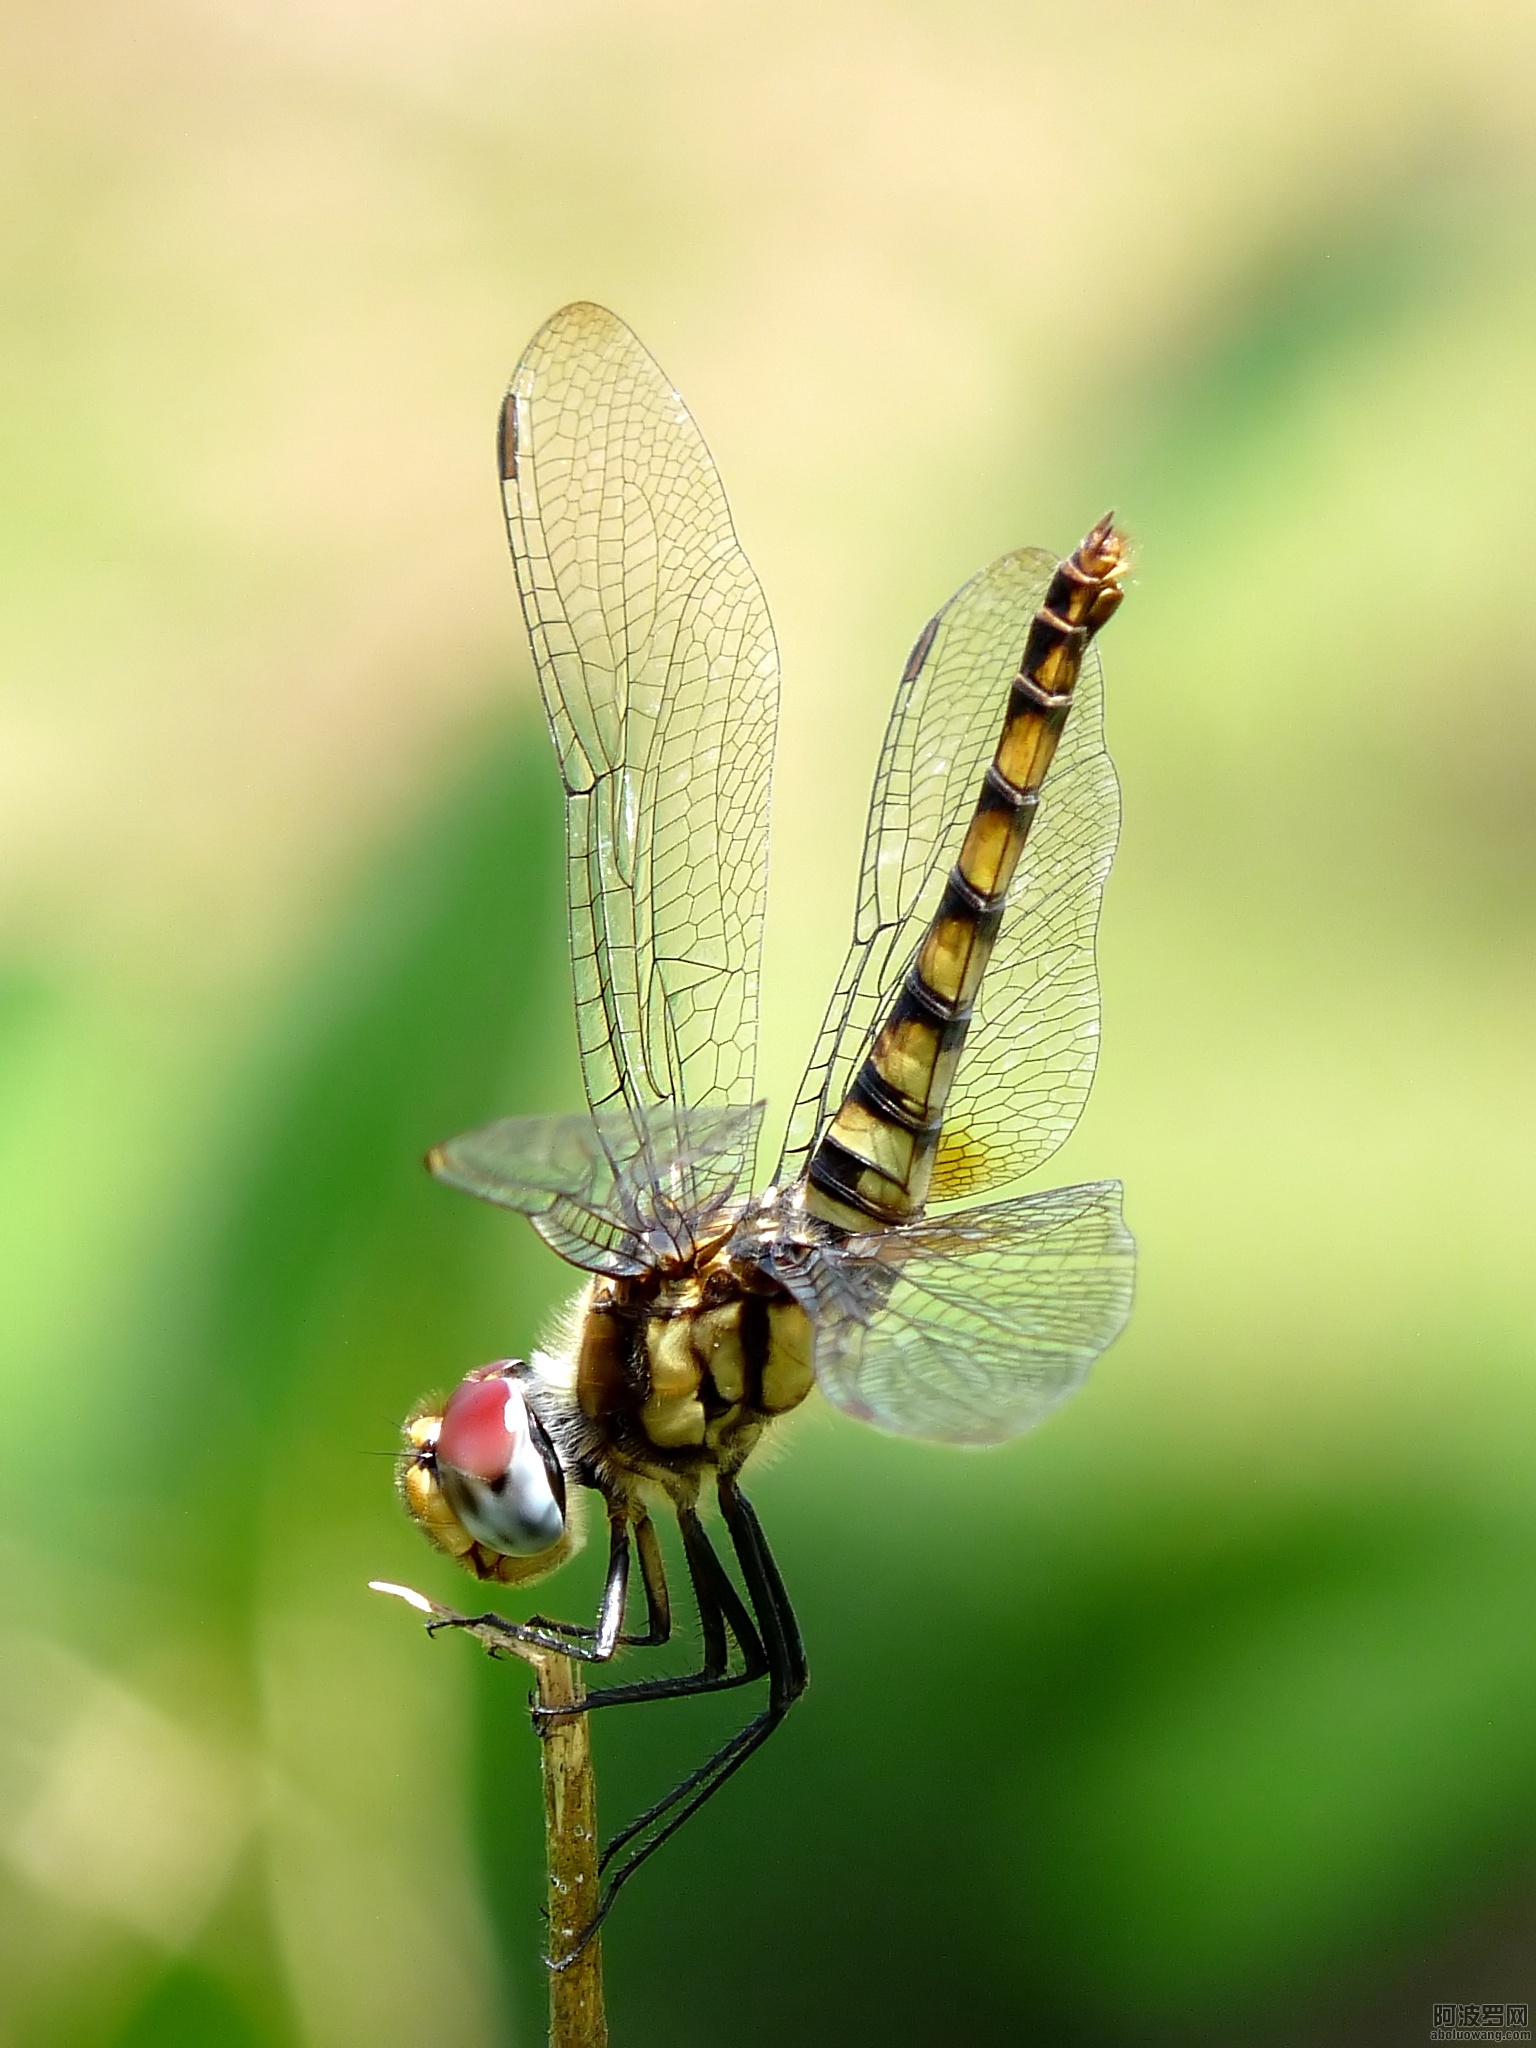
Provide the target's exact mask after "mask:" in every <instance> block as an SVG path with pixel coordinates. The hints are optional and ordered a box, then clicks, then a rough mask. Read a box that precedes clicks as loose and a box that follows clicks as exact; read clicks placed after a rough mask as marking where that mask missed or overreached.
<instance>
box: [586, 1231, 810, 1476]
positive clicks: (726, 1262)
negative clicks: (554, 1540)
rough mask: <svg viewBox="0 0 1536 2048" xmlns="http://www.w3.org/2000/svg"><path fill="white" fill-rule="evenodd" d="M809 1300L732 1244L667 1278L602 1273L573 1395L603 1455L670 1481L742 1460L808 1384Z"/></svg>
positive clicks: (590, 1303)
mask: <svg viewBox="0 0 1536 2048" xmlns="http://www.w3.org/2000/svg"><path fill="white" fill-rule="evenodd" d="M812 1350H813V1333H812V1330H811V1325H810V1322H809V1319H808V1318H807V1316H806V1314H805V1312H804V1310H803V1309H802V1308H800V1307H799V1306H798V1304H797V1303H796V1302H794V1301H793V1300H792V1299H791V1298H790V1296H789V1295H788V1294H787V1293H786V1292H785V1291H784V1290H783V1289H782V1288H780V1287H778V1286H777V1285H776V1284H775V1283H774V1282H772V1281H771V1280H769V1279H768V1278H767V1277H766V1276H765V1275H764V1274H762V1273H760V1272H758V1271H757V1270H756V1269H755V1268H753V1267H751V1266H749V1265H746V1266H744V1265H742V1264H740V1263H738V1262H735V1261H733V1260H732V1259H731V1257H730V1255H729V1253H728V1251H727V1250H726V1249H725V1248H724V1247H719V1248H716V1249H712V1250H710V1251H708V1252H706V1253H705V1254H703V1255H702V1256H701V1258H700V1259H699V1261H698V1262H697V1263H696V1264H695V1265H694V1266H693V1267H692V1268H691V1269H689V1270H684V1271H674V1272H673V1273H671V1274H669V1275H667V1276H666V1277H665V1278H662V1277H661V1276H658V1275H656V1274H646V1275H642V1276H639V1277H638V1278H636V1279H633V1280H628V1279H617V1280H606V1281H597V1282H594V1284H593V1286H592V1288H591V1290H590V1291H589V1293H588V1294H587V1296H586V1297H585V1299H584V1302H583V1305H582V1307H581V1311H580V1317H579V1322H578V1326H577V1332H576V1343H575V1373H574V1393H575V1399H576V1403H577V1405H578V1406H579V1408H580V1411H581V1414H582V1416H583V1418H584V1420H585V1422H586V1423H587V1425H588V1427H589V1428H590V1430H591V1431H592V1434H593V1437H594V1438H595V1439H596V1440H597V1446H598V1452H597V1455H598V1459H599V1461H600V1462H601V1461H606V1462H608V1463H609V1464H610V1465H616V1466H617V1467H618V1468H619V1470H620V1471H621V1472H630V1473H634V1474H637V1475H639V1476H641V1477H646V1478H651V1479H655V1480H658V1481H660V1482H661V1483H662V1484H663V1485H670V1483H671V1482H673V1481H674V1480H675V1479H677V1478H680V1477H687V1476H689V1475H694V1474H697V1473H698V1472H700V1471H701V1470H703V1469H705V1468H710V1467H713V1468H717V1469H719V1470H722V1471H725V1472H727V1473H729V1472H734V1471H737V1470H739V1468H740V1466H741V1465H742V1463H743V1462H744V1461H745V1459H746V1457H747V1456H748V1454H749V1453H750V1451H751V1450H752V1447H753V1445H754V1444H755V1443H756V1442H757V1441H758V1439H759V1437H760V1436H761V1435H762V1432H763V1430H764V1429H765V1428H766V1426H767V1425H768V1424H769V1423H770V1422H772V1421H773V1420H775V1419H776V1418H777V1417H779V1416H781V1415H785V1414H787V1413H788V1412H789V1411H790V1410H791V1409H793V1408H797V1407H798V1406H799V1405H800V1403H801V1402H802V1401H803V1400H804V1399H805V1397H806V1395H807V1394H808V1393H809V1392H810V1390H811V1386H812V1384H813V1377H814V1375H813V1371H812Z"/></svg>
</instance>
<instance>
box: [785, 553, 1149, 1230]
mask: <svg viewBox="0 0 1536 2048" xmlns="http://www.w3.org/2000/svg"><path fill="white" fill-rule="evenodd" d="M1123 570H1124V547H1123V544H1122V542H1121V539H1120V536H1119V534H1118V533H1117V532H1116V531H1115V529H1114V526H1113V524H1112V522H1111V520H1110V519H1109V518H1105V519H1102V520H1101V521H1100V522H1099V524H1098V525H1097V526H1096V527H1094V529H1093V531H1092V532H1091V533H1090V534H1089V535H1088V536H1087V538H1086V539H1085V540H1084V541H1083V542H1082V544H1081V546H1079V547H1078V548H1077V550H1076V551H1075V552H1074V553H1073V554H1071V555H1069V556H1068V557H1067V559H1066V560H1065V561H1064V562H1062V563H1060V564H1059V565H1058V567H1057V569H1056V572H1055V574H1054V576H1053V577H1052V578H1051V581H1050V584H1049V586H1048V588H1047V590H1046V593H1045V599H1044V602H1043V603H1042V604H1041V606H1040V609H1039V610H1038V611H1037V612H1036V614H1035V616H1034V619H1033V620H1032V622H1031V624H1030V628H1029V632H1028V635H1027V638H1026V640H1025V645H1024V655H1023V659H1022V661H1021V662H1020V664H1019V673H1018V675H1017V676H1015V678H1014V680H1013V683H1012V686H1011V688H1010V690H1009V695H1008V707H1007V712H1006V714H1005V716H1004V719H1003V729H1002V734H1001V736H1000V738H999V740H998V744H997V751H996V752H995V754H994V755H993V758H992V762H991V765H990V766H989V767H988V769H987V772H986V775H985V777H984V778H983V781H982V786H981V791H980V793H979V796H978V798H977V802H976V808H975V811H974V812H973V813H972V816H971V822H970V826H969V828H968V830H967V832H966V835H965V842H964V844H963V846H962V847H961V849H960V857H959V859H958V860H957V861H956V862H955V865H954V866H953V868H951V870H950V872H949V876H948V879H947V881H946V883H945V887H944V894H943V897H942V899H941V901H940V903H939V907H938V909H937V911H936V912H935V914H934V917H933V920H932V922H931V923H930V925H929V926H928V929H927V931H926V932H925V933H924V935H923V939H922V942H921V943H920V945H919V946H918V949H917V952H916V954H915V956H914V958H913V960H912V964H911V966H910V967H909V968H908V970H907V973H906V976H905V978H904V979H903V981H902V984H901V987H900V989H899V991H898V992H897V995H896V997H895V1000H894V1001H893V1002H892V1004H891V1006H890V1009H889V1011H888V1012H887V1014H886V1016H885V1017H884V1019H883V1020H882V1022H881V1024H880V1027H879V1030H878V1032H877V1034H876V1037H875V1042H874V1045H873V1046H872V1048H871V1050H870V1053H869V1056H868V1057H867V1058H866V1060H865V1061H864V1064H863V1066H862V1067H861V1068H860V1069H859V1072H858V1073H857V1075H856V1076H855V1077H854V1080H853V1084H852V1086H851V1087H850V1088H849V1090H848V1093H847V1095H846V1096H845V1097H844V1099H843V1102H842V1104H841V1106H840V1108H839V1109H838V1111H837V1114H836V1116H834V1117H833V1119H832V1122H831V1123H830V1124H829V1126H828V1127H827V1130H826V1132H825V1134H824V1135H823V1137H822V1139H821V1142H820V1144H819V1145H818V1146H817V1147H816V1150H815V1152H814V1153H813V1154H812V1157H811V1162H810V1165H809V1167H808V1169H807V1173H806V1182H807V1185H806V1190H805V1205H806V1208H807V1209H808V1210H809V1211H810V1213H811V1214H812V1215H814V1216H819V1217H821V1218H823V1219H824V1220H825V1221H826V1222H829V1223H834V1224H837V1225H839V1226H841V1227H842V1228H843V1229H845V1230H861V1231H867V1230H871V1229H876V1230H878V1229H880V1228H882V1227H891V1226H894V1225H897V1224H901V1223H906V1222H910V1221H911V1220H912V1218H914V1217H915V1216H917V1215H918V1214H920V1212H921V1210H922V1207H923V1204H924V1202H925V1201H926V1199H927V1195H928V1186H929V1182H930V1180H931V1179H932V1175H933V1165H934V1157H935V1154H936V1153H937V1151H938V1146H939V1139H940V1136H941V1135H942V1132H943V1126H944V1109H945V1104H946V1103H947V1101H948V1099H949V1092H950V1088H951V1085H952V1084H953V1081H954V1077H955V1071H956V1069H957V1067H958V1066H959V1063H960V1056H961V1053H962V1051H963V1049H964V1045H965V1037H966V1033H967V1031H968V1030H969V1028H970V1022H971V1016H972V1013H973V1010H974V1006H975V1002H976V997H977V993H978V991H979V989H980V987H981V982H982V977H983V975H984V974H985V973H986V969H987V962H988V961H989V960H990V958H991V956H992V948H993V945H994V943H995V942H996V939H997V933H998V928H999V926H1000V925H1001V923H1002V918H1003V911H1004V908H1005V905H1006V903H1007V897H1008V888H1009V884H1010V883H1011V882H1012V880H1013V875H1014V870H1015V869H1016V868H1017V866H1018V863H1019V856H1020V854H1021V853H1022V852H1023V850H1024V842H1025V841H1026V839H1027V838H1028V837H1029V830H1030V826H1031V824H1032V823H1033V821H1034V815H1035V811H1036V808H1037V806H1038V804H1039V801H1040V787H1041V784H1042V783H1043V782H1044V780H1045V777H1046V771H1047V770H1048V769H1049V767H1050V765H1051V760H1052V757H1053V755H1054V754H1055V752H1056V743H1057V741H1058V739H1059V738H1060V736H1061V730H1062V727H1063V726H1064V725H1065V723H1066V719H1067V714H1068V712H1069V711H1070V710H1071V707H1072V693H1073V690H1074V688H1075V687H1076V684H1077V678H1078V674H1079V671H1080V669H1081V666H1082V660H1083V654H1084V651H1085V649H1086V648H1087V646H1088V644H1089V642H1090V641H1091V640H1092V638H1093V636H1094V634H1095V633H1097V632H1098V630H1099V628H1100V627H1101V626H1102V625H1103V624H1104V623H1105V621H1106V620H1107V619H1108V618H1109V617H1110V616H1111V615H1112V614H1113V612H1114V611H1115V608H1116V606H1117V605H1118V604H1119V603H1120V599H1121V595H1122V592H1121V589H1120V583H1119V578H1120V576H1121V574H1122V573H1123Z"/></svg>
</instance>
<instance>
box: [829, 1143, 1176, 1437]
mask: <svg viewBox="0 0 1536 2048" xmlns="http://www.w3.org/2000/svg"><path fill="white" fill-rule="evenodd" d="M1135 1251H1136V1248H1135V1243H1134V1240H1133V1239H1132V1237H1131V1234H1130V1232H1129V1231H1128V1230H1127V1229H1126V1227H1125V1225H1124V1223H1123V1222H1122V1221H1121V1217H1120V1184H1119V1182H1118V1181H1100V1182H1097V1183H1094V1184H1091V1185H1088V1186H1084V1187H1075V1188H1052V1189H1050V1190H1048V1191H1047V1192H1045V1193H1041V1194H1032V1195H1023V1196H1020V1197H1018V1198H1017V1199H1015V1200H1013V1201H1009V1202H995V1203H990V1204H988V1205H986V1206H985V1207H983V1208H979V1209H969V1210H966V1211H964V1212H963V1213H962V1214H959V1215H952V1216H947V1217H932V1218H927V1219H925V1220H924V1221H922V1222H920V1223H915V1224H908V1225H905V1226H904V1227H902V1228H900V1229H897V1230H891V1231H886V1232H880V1233H872V1234H870V1235H869V1236H867V1237H862V1236H861V1237H852V1238H849V1239H847V1240H846V1241H845V1242H844V1243H842V1244H841V1245H838V1246H833V1247H828V1248H826V1249H824V1250H822V1251H821V1252H820V1253H819V1254H818V1255H817V1257H818V1258H819V1259H820V1260H821V1261H827V1262H831V1263H833V1264H835V1266H836V1267H837V1268H838V1269H839V1270H838V1271H837V1273H836V1274H835V1275H834V1274H831V1273H828V1274H823V1275H821V1276H820V1278H819V1284H815V1283H814V1282H812V1280H811V1276H810V1275H809V1274H808V1275H806V1276H805V1281H803V1282H802V1283H801V1284H800V1285H797V1286H796V1287H795V1291H796V1292H797V1293H799V1294H800V1295H801V1297H802V1299H804V1300H806V1302H807V1306H811V1305H812V1293H813V1289H814V1294H815V1296H816V1297H817V1302H816V1308H817V1311H818V1312H817V1313H816V1316H815V1319H816V1322H817V1336H816V1377H817V1379H818V1381H819V1382H820V1384H821V1386H822V1388H823V1390H824V1391H825V1393H826V1395H827V1398H828V1399H829V1400H830V1401H831V1402H832V1404H833V1405H834V1407H837V1408H841V1409H842V1410H843V1411H844V1413H845V1414H848V1415H854V1416H857V1417H858V1418H859V1419H860V1420H861V1421H864V1422H872V1423H874V1424H875V1426H876V1427H877V1428H879V1429H885V1430H890V1431H892V1432H893V1433H895V1434H896V1435H899V1436H915V1437H923V1438H927V1439H929V1440H932V1441H938V1442H944V1443H958V1444H991V1443H1000V1442H1002V1441H1003V1440H1004V1439H1006V1438H1008V1437H1011V1436H1017V1435H1018V1434H1019V1433H1020V1432H1021V1431H1023V1430H1026V1429H1029V1428H1030V1427H1032V1426H1033V1424H1035V1423H1037V1422H1038V1421H1040V1419H1041V1418H1042V1416H1044V1415H1046V1414H1048V1413H1049V1411H1050V1410H1051V1409H1052V1408H1054V1407H1055V1406H1056V1405H1057V1403H1058V1402H1060V1401H1062V1400H1064V1399H1065V1398H1066V1396H1067V1395H1068V1394H1070V1393H1071V1392H1072V1390H1073V1388H1074V1387H1076V1386H1077V1385H1078V1384H1079V1383H1080V1382H1081V1380H1082V1379H1083V1377H1084V1375H1085V1374H1086V1372H1087V1370H1088V1368H1089V1366H1090V1365H1091V1364H1092V1363H1093V1361H1094V1359H1096V1358H1097V1357H1098V1355H1099V1353H1100V1352H1101V1351H1103V1350H1104V1349H1105V1347H1106V1346H1107V1345H1109V1344H1111V1343H1112V1342H1113V1341H1114V1339H1115V1338H1116V1337H1117V1336H1118V1335H1119V1333H1120V1331H1121V1330H1122V1329H1123V1328H1124V1327H1125V1322H1126V1319H1127V1317H1128V1316H1129V1315H1130V1312H1131V1294H1132V1289H1133V1284H1134V1278H1135ZM807 1283H810V1284H807Z"/></svg>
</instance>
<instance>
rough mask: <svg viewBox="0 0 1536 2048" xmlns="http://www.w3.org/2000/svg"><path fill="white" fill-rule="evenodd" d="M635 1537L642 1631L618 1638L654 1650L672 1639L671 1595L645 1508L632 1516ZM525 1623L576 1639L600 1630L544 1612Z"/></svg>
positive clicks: (612, 1511) (611, 1512)
mask: <svg viewBox="0 0 1536 2048" xmlns="http://www.w3.org/2000/svg"><path fill="white" fill-rule="evenodd" d="M608 1512H609V1516H610V1519H611V1518H612V1516H613V1515H614V1514H615V1513H616V1512H617V1510H616V1509H614V1508H612V1507H610V1508H609V1510H608ZM634 1538H635V1551H636V1554H637V1555H638V1557H639V1559H640V1583H641V1584H642V1585H643V1586H644V1588H645V1608H646V1626H645V1634H644V1635H643V1636H638V1635H622V1634H621V1635H620V1636H619V1637H618V1639H617V1642H618V1647H619V1648H620V1649H622V1650H654V1649H657V1648H658V1647H659V1646H660V1645H661V1644H663V1643H669V1642H670V1641H671V1640H672V1598H671V1595H670V1594H669V1592H668V1591H667V1573H666V1567H665V1566H664V1564H663V1563H662V1558H661V1545H660V1544H659V1543H658V1542H657V1540H656V1524H655V1523H654V1522H653V1521H652V1520H651V1518H650V1516H649V1515H648V1514H646V1513H645V1511H644V1509H641V1510H640V1512H639V1513H638V1514H637V1515H636V1516H635V1520H634ZM605 1609H606V1588H605ZM528 1626H529V1628H539V1629H547V1630H548V1631H549V1632H550V1633H551V1634H552V1635H557V1636H569V1637H572V1638H575V1639H577V1640H580V1639H584V1638H589V1637H593V1636H596V1635H597V1634H598V1633H599V1631H598V1630H597V1629H594V1628H587V1627H585V1626H584V1625H583V1624H582V1623H580V1622H576V1621H552V1620H551V1619H550V1618H549V1616H548V1615H547V1614H530V1615H529V1617H528Z"/></svg>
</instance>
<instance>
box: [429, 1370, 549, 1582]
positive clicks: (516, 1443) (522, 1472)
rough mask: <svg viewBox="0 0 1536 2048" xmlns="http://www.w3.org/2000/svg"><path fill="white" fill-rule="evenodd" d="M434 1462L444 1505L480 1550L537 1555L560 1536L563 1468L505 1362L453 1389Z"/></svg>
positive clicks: (439, 1431) (444, 1415)
mask: <svg viewBox="0 0 1536 2048" xmlns="http://www.w3.org/2000/svg"><path fill="white" fill-rule="evenodd" d="M435 1462H436V1466H437V1477H438V1484H439V1485H440V1486H441V1487H442V1490H443V1495H444V1498H445V1499H446V1500H447V1502H448V1505H449V1507H450V1508H452V1510H453V1512H454V1514H455V1515H456V1516H457V1517H458V1519H459V1521H460V1522H461V1523H462V1524H463V1525H464V1527H465V1528H466V1529H467V1530H468V1531H469V1533H470V1535H471V1536H473V1537H474V1539H475V1541H476V1542H477V1543H483V1544H484V1545H485V1546H486V1548H487V1549H488V1550H495V1551H499V1552H500V1553H501V1554H502V1555H503V1556H505V1557H537V1556H538V1555H539V1554H540V1553H541V1552H542V1551H545V1550H550V1549H552V1548H553V1547H554V1545H555V1544H557V1543H558V1542H559V1541H560V1539H561V1537H562V1536H564V1534H565V1478H564V1474H563V1473H562V1471H561V1469H560V1463H559V1459H558V1457H557V1456H556V1454H555V1451H554V1446H553V1445H552V1444H551V1443H550V1441H549V1437H548V1435H547V1433H546V1432H545V1430H544V1429H543V1428H542V1427H541V1426H540V1424H539V1422H538V1418H537V1417H536V1416H535V1415H534V1414H533V1413H532V1411H531V1410H530V1409H529V1406H528V1403H527V1401H526V1399H525V1398H524V1395H523V1390H522V1388H521V1387H520V1386H519V1385H518V1384H517V1381H516V1380H515V1379H513V1378H511V1377H509V1369H508V1368H506V1367H501V1366H497V1367H492V1368H490V1369H488V1370H486V1369H482V1370H481V1371H480V1372H478V1373H471V1374H470V1376H469V1378H468V1379H466V1380H462V1381H461V1382H460V1383H459V1385H458V1386H457V1387H456V1388H455V1390H454V1392H453V1395H452V1397H451V1398H450V1400H449V1402H448V1405H447V1407H446V1408H444V1410H443V1419H442V1424H441V1426H440V1428H439V1429H438V1432H437V1443H436V1446H435Z"/></svg>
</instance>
